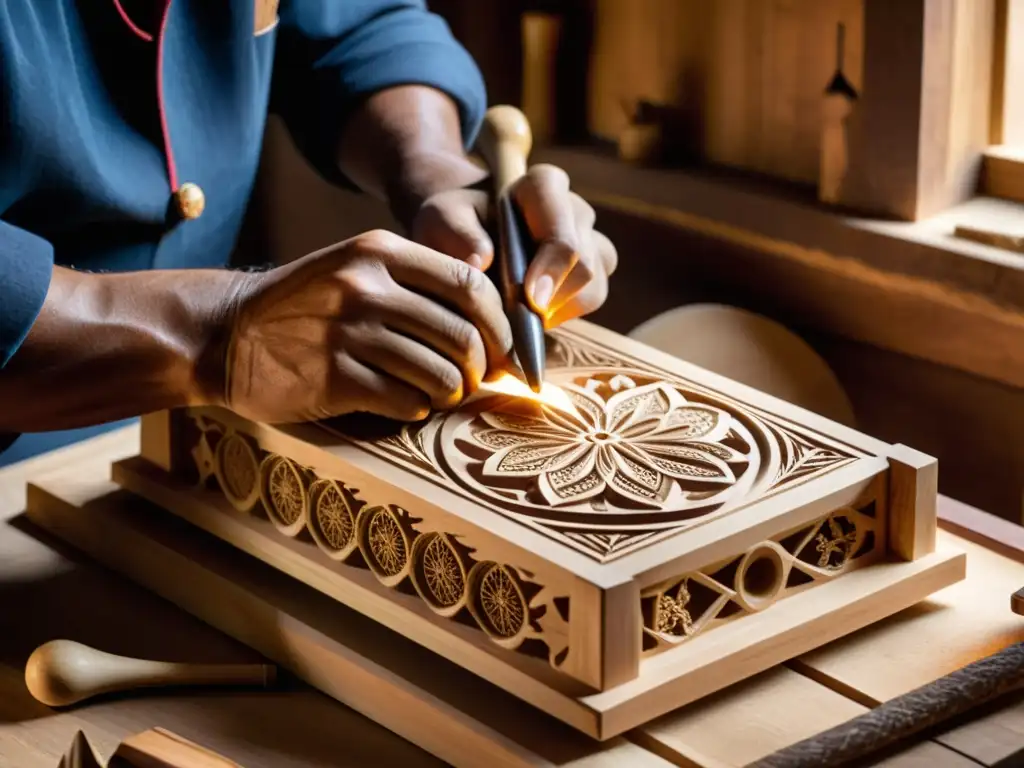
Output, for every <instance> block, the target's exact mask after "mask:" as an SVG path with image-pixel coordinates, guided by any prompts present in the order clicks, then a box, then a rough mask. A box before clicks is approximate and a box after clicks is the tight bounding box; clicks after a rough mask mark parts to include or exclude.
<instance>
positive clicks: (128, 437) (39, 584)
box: [0, 429, 443, 768]
mask: <svg viewBox="0 0 1024 768" xmlns="http://www.w3.org/2000/svg"><path fill="white" fill-rule="evenodd" d="M133 433H136V434H137V430H133V429H129V430H127V431H125V432H123V433H119V434H118V436H104V437H101V438H96V439H95V440H96V441H95V442H93V441H90V443H89V444H87V445H84V446H75V447H73V448H70V449H64V450H62V451H60V452H58V454H59V455H58V454H54V455H52V456H51V455H47V456H44V457H40V458H39V459H32V460H30V461H29V462H26V463H24V464H19V465H12V466H11V467H9V468H5V469H4V470H0V520H2V521H4V522H5V523H6V524H5V525H3V526H2V527H0V530H2V533H0V615H3V616H4V617H7V618H10V617H18V620H16V621H5V622H4V623H3V626H4V630H3V641H2V642H0V766H5V767H6V766H11V767H12V768H14V767H15V766H16V767H17V768H54V767H55V766H56V765H57V762H58V760H59V759H60V757H61V756H62V755H63V754H64V752H65V750H66V749H67V748H68V746H69V745H70V744H71V740H72V738H73V736H74V734H75V732H76V731H78V730H82V731H83V732H84V733H85V734H86V736H87V737H88V739H89V741H90V742H91V743H92V745H93V746H94V747H95V749H96V751H97V754H98V755H99V757H100V758H101V759H103V760H106V759H108V758H109V756H110V755H111V754H112V753H113V751H114V749H115V748H116V746H117V744H118V743H119V742H120V741H121V740H122V739H124V738H125V737H127V736H129V735H131V734H134V733H138V732H140V731H144V730H146V729H148V728H151V727H154V726H163V727H165V728H169V729H170V730H172V731H174V732H176V733H179V734H180V735H182V736H184V737H186V738H189V739H191V740H193V741H195V742H197V743H199V744H202V745H204V746H207V747H209V748H211V749H213V750H215V751H217V752H220V753H222V754H224V755H225V756H227V757H230V758H231V759H234V760H236V761H238V762H240V763H241V764H242V765H244V766H246V768H278V767H279V766H281V765H282V764H287V765H288V766H294V767H295V768H314V766H323V765H331V766H339V768H349V767H351V768H358V767H360V766H365V765H402V766H409V768H431V767H433V766H441V765H443V763H442V762H441V761H439V760H437V759H435V758H433V757H431V756H430V755H428V754H427V753H426V752H424V751H422V750H420V749H418V748H417V747H415V746H413V745H412V744H410V743H409V742H407V741H404V740H402V739H400V738H399V737H397V736H395V735H394V734H393V733H391V732H390V731H388V730H387V729H385V728H383V727H382V726H379V725H377V724H376V723H374V722H372V721H370V720H368V719H367V718H365V717H363V716H362V715H360V714H358V713H356V712H355V711H353V710H351V709H349V708H347V707H344V706H342V705H340V704H338V703H337V702H336V701H334V700H333V699H330V698H328V697H326V696H324V695H322V694H320V693H319V692H317V691H315V690H313V689H311V688H309V687H308V686H305V685H302V684H298V683H293V682H291V681H289V680H287V679H286V680H284V681H283V684H282V686H281V687H280V689H279V690H274V691H253V690H251V689H249V690H246V689H242V690H216V691H199V690H184V691H168V692H166V693H164V692H161V693H153V692H149V693H148V694H147V695H144V696H131V695H124V696H109V697H105V698H103V699H95V700H93V701H90V702H85V703H83V704H82V705H80V706H77V707H74V708H70V709H65V710H53V709H50V708H49V707H46V706H44V705H42V704H40V703H39V702H37V701H35V700H34V699H33V698H32V697H31V696H30V695H29V693H28V690H27V689H26V687H25V679H24V667H25V661H26V660H27V658H28V656H29V654H30V653H31V651H32V649H34V648H35V647H36V646H37V645H39V644H41V643H43V642H46V641H48V640H51V639H55V638H61V637H68V638H73V639H76V640H79V641H81V642H85V643H88V644H91V645H94V646H98V647H100V648H103V649H104V650H108V651H111V652H114V653H123V654H128V655H136V656H146V657H150V658H159V659H167V660H172V661H194V662H210V663H219V662H252V661H255V660H259V659H260V657H259V655H258V654H257V653H255V652H254V651H253V650H251V649H250V648H248V647H246V646H244V645H243V644H241V643H239V642H237V641H235V640H232V639H231V638H229V637H228V636H227V635H224V634H223V633H221V632H218V631H216V630H214V629H213V628H212V627H210V626H208V625H206V624H204V623H202V622H201V621H199V620H197V619H194V618H193V617H191V616H189V615H188V614H186V613H184V612H183V611H181V610H179V609H178V608H177V607H175V606H173V605H171V604H170V603H167V602H166V601H163V600H160V599H159V598H157V597H155V596H154V595H153V594H152V593H151V592H149V591H148V590H145V589H142V588H141V587H138V586H136V585H134V584H132V583H131V582H129V581H127V580H125V579H123V578H121V577H119V576H116V575H115V574H113V573H111V572H110V571H107V570H106V569H103V568H100V567H98V566H96V565H95V564H94V563H92V562H90V561H84V559H83V558H82V557H81V556H80V555H78V554H77V553H74V552H72V551H69V550H67V549H64V548H62V547H60V546H59V544H57V543H56V542H54V541H50V540H46V539H41V538H40V535H39V532H38V531H32V530H30V529H29V528H28V527H27V526H25V523H24V519H23V516H21V515H20V514H19V512H20V510H21V509H22V508H23V506H24V501H23V499H24V482H25V478H26V477H35V476H37V471H42V472H45V471H49V470H52V469H53V468H60V467H63V466H73V467H81V468H82V471H83V473H85V474H88V475H91V476H95V477H98V478H100V479H101V480H102V479H103V478H104V477H106V476H107V474H109V464H110V461H111V459H112V458H116V457H119V456H121V455H123V453H128V452H130V451H131V450H137V442H136V443H135V445H133V444H132V440H133V436H134V435H133ZM19 490H20V493H19ZM12 518H13V519H12Z"/></svg>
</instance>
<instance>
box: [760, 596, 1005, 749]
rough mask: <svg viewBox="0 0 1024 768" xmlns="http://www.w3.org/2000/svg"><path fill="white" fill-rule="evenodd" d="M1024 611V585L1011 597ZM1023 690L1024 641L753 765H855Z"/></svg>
mask: <svg viewBox="0 0 1024 768" xmlns="http://www.w3.org/2000/svg"><path fill="white" fill-rule="evenodd" d="M1010 607H1011V610H1013V612H1014V613H1017V614H1021V615H1024V588H1022V589H1020V590H1018V591H1017V592H1016V593H1015V594H1014V595H1013V596H1012V597H1011V599H1010ZM1019 690H1024V642H1020V643H1016V644H1014V645H1011V646H1009V647H1007V648H1004V649H1003V650H1001V651H998V652H997V653H994V654H992V655H991V656H988V657H986V658H983V659H979V660H978V661H975V662H973V663H971V664H968V665H967V666H965V667H962V668H961V669H958V670H956V671H955V672H952V673H950V674H948V675H946V676H945V677H940V678H939V679H938V680H935V681H933V682H931V683H927V684H926V685H922V686H921V687H919V688H916V689H914V690H913V691H910V692H909V693H905V694H904V695H902V696H898V697H897V698H895V699H892V700H890V701H887V702H885V703H884V704H880V705H879V706H877V707H875V708H874V709H872V710H870V711H869V712H865V713H864V714H863V715H860V716H859V717H855V718H853V719H852V720H849V721H847V722H845V723H842V724H840V725H837V726H836V727H834V728H831V729H829V730H827V731H825V732H823V733H820V734H818V735H817V736H811V737H810V738H807V739H804V740H803V741H800V742H797V743H796V744H793V745H791V746H789V747H787V748H785V749H782V750H779V751H778V752H775V753H774V754H771V755H769V756H768V757H765V758H763V759H761V760H758V761H757V762H755V763H752V764H751V765H750V766H748V768H818V766H823V765H827V766H829V767H830V768H838V767H839V766H846V765H851V764H853V763H855V762H859V761H863V760H865V759H866V758H869V757H871V756H872V755H877V754H878V753H880V752H882V751H884V750H887V749H890V748H892V747H895V746H897V745H898V744H899V743H900V742H902V741H903V740H904V739H907V738H909V737H911V736H914V735H916V734H919V733H921V732H923V731H925V730H929V729H931V728H934V727H935V726H938V725H941V724H943V723H946V722H948V721H950V720H952V719H953V718H955V717H958V716H960V715H964V714H966V713H968V712H970V711H972V710H975V709H978V708H980V707H982V706H984V705H985V704H988V703H990V702H992V701H994V700H996V699H998V698H999V697H1001V696H1003V695H1005V694H1008V693H1011V692H1014V691H1019Z"/></svg>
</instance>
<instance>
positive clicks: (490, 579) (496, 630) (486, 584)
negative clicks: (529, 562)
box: [469, 562, 529, 648]
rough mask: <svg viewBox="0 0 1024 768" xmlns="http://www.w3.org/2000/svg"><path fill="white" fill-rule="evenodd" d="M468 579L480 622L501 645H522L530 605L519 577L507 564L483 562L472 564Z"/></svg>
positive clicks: (509, 646)
mask: <svg viewBox="0 0 1024 768" xmlns="http://www.w3.org/2000/svg"><path fill="white" fill-rule="evenodd" d="M469 582H470V590H471V592H472V600H471V602H470V610H471V612H472V614H473V617H474V618H475V619H476V621H477V624H479V625H480V627H481V628H482V629H483V630H484V632H486V633H487V634H488V635H490V637H491V639H492V640H494V641H496V642H497V643H499V644H500V645H503V646H505V647H507V648H516V647H517V646H519V644H520V643H522V641H523V638H524V637H525V635H526V632H527V630H528V629H529V622H528V619H529V607H528V606H527V604H526V596H525V595H524V594H523V590H522V587H520V586H519V581H518V579H517V578H516V577H515V576H514V575H513V573H512V572H511V571H510V570H509V569H508V568H507V567H506V566H504V565H500V564H498V563H493V562H483V563H477V564H476V565H474V566H473V568H472V570H471V571H470V576H469Z"/></svg>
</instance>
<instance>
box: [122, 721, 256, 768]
mask: <svg viewBox="0 0 1024 768" xmlns="http://www.w3.org/2000/svg"><path fill="white" fill-rule="evenodd" d="M119 761H123V762H119ZM121 765H126V766H132V768H242V766H240V765H239V764H238V763H236V762H235V761H234V760H228V759H227V758H226V757H224V756H223V755H218V754H217V753H216V752H213V751H212V750H209V749H207V748H206V747H202V746H200V745H199V744H196V743H195V742H193V741H189V740H188V739H186V738H183V737H181V736H179V735H178V734H176V733H171V732H170V731H168V730H166V729H164V728H151V729H150V730H148V731H143V732H142V733H137V734H135V735H134V736H129V737H128V738H127V739H125V740H124V741H122V742H121V743H120V744H119V745H118V747H117V749H116V750H115V751H114V755H113V757H111V762H110V766H111V768H116V766H121Z"/></svg>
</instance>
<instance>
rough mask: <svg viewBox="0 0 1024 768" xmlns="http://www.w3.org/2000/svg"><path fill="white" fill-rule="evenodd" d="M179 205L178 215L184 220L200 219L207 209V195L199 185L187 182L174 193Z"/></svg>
mask: <svg viewBox="0 0 1024 768" xmlns="http://www.w3.org/2000/svg"><path fill="white" fill-rule="evenodd" d="M174 197H175V200H176V201H177V203H178V213H180V214H181V217H182V218H183V219H190V220H191V219H198V218H199V217H200V216H201V215H202V214H203V209H205V208H206V195H205V194H203V190H202V189H201V188H200V187H199V185H198V184H193V183H192V182H186V183H184V184H182V185H181V186H180V187H178V191H177V192H175V193H174Z"/></svg>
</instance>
